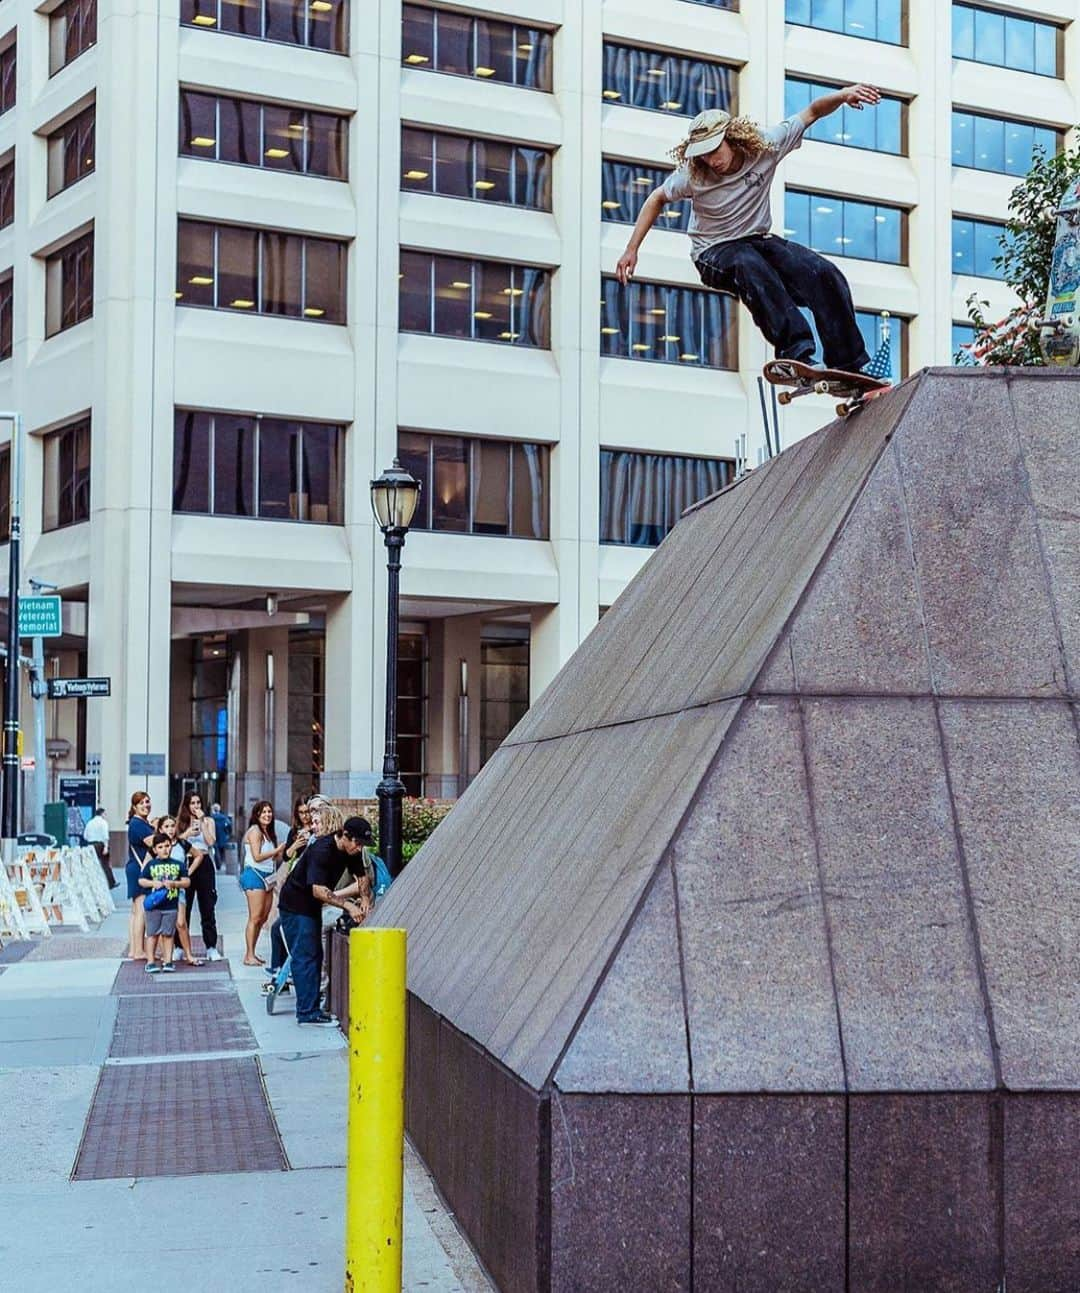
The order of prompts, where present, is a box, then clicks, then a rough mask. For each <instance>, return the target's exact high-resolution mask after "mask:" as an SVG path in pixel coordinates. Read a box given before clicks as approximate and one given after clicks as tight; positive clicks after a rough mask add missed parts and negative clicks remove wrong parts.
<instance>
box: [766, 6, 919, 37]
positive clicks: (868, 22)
mask: <svg viewBox="0 0 1080 1293" xmlns="http://www.w3.org/2000/svg"><path fill="white" fill-rule="evenodd" d="M906 10H907V6H906V5H905V4H904V0H787V8H786V12H785V18H786V21H788V22H790V23H793V24H794V25H795V26H797V27H818V28H820V29H821V30H822V31H837V32H840V33H841V34H842V35H845V36H858V37H860V38H861V39H863V40H880V41H884V42H885V43H886V44H888V45H903V44H905V43H906V26H907V22H906V20H907V12H906Z"/></svg>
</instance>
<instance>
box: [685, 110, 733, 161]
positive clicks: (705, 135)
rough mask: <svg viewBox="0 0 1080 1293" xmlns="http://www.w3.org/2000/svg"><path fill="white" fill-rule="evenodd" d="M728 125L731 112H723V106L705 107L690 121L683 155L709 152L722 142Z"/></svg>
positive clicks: (693, 155) (692, 155) (698, 155)
mask: <svg viewBox="0 0 1080 1293" xmlns="http://www.w3.org/2000/svg"><path fill="white" fill-rule="evenodd" d="M730 125H731V113H730V112H725V111H724V110H723V108H706V109H705V111H704V112H699V113H698V115H697V116H696V117H695V118H694V120H693V121H691V123H690V130H689V132H688V133H687V136H686V149H685V151H684V153H683V156H684V157H686V158H687V159H689V158H691V157H703V156H704V155H705V154H706V153H711V152H712V150H713V149H714V148H716V147H718V146H719V145H720V144H721V143H722V142H723V138H724V136H725V135H726V134H727V131H728V126H730Z"/></svg>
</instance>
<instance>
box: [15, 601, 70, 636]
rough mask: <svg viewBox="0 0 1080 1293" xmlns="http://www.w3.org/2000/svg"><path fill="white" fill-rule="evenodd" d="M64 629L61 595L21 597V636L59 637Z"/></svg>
mask: <svg viewBox="0 0 1080 1293" xmlns="http://www.w3.org/2000/svg"><path fill="white" fill-rule="evenodd" d="M63 631H64V627H63V623H62V619H61V614H60V598H59V597H51V596H49V597H20V598H19V637H21V638H58V637H59V636H60V634H61V633H63Z"/></svg>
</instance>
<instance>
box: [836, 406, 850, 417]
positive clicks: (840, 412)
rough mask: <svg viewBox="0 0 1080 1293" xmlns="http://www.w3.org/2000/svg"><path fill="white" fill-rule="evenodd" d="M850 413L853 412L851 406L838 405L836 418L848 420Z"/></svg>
mask: <svg viewBox="0 0 1080 1293" xmlns="http://www.w3.org/2000/svg"><path fill="white" fill-rule="evenodd" d="M850 412H851V405H850V404H838V405H837V406H836V416H837V417H838V418H846V417H847V415H848V414H849V413H850Z"/></svg>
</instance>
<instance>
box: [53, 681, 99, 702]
mask: <svg viewBox="0 0 1080 1293" xmlns="http://www.w3.org/2000/svg"><path fill="white" fill-rule="evenodd" d="M111 695H112V679H111V678H50V679H49V699H50V700H71V699H72V698H73V697H77V696H111Z"/></svg>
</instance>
